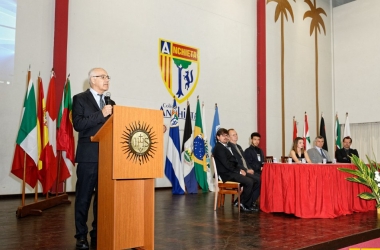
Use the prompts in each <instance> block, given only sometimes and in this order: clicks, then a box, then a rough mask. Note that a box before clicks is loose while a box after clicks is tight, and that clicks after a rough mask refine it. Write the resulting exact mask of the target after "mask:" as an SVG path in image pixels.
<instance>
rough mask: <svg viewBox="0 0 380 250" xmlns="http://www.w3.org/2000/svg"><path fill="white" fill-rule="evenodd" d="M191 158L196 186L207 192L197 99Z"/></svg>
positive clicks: (199, 109)
mask: <svg viewBox="0 0 380 250" xmlns="http://www.w3.org/2000/svg"><path fill="white" fill-rule="evenodd" d="M193 157H194V158H193V159H194V168H195V177H196V178H197V181H198V184H199V186H200V187H201V188H202V191H203V192H208V184H207V165H206V155H205V142H204V139H203V129H202V114H201V106H200V104H199V99H198V101H197V111H196V114H195V126H194V154H193Z"/></svg>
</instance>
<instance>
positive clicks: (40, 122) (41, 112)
mask: <svg viewBox="0 0 380 250" xmlns="http://www.w3.org/2000/svg"><path fill="white" fill-rule="evenodd" d="M46 124H47V121H46V102H45V96H44V85H43V83H42V78H41V77H38V101H37V141H38V144H37V145H38V171H40V170H41V169H42V168H43V162H42V161H41V159H40V156H41V154H42V149H43V148H44V147H45V146H46V144H47V142H48V140H49V138H48V136H49V135H48V130H47V126H46ZM40 181H42V180H41V179H40Z"/></svg>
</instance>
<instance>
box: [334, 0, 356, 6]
mask: <svg viewBox="0 0 380 250" xmlns="http://www.w3.org/2000/svg"><path fill="white" fill-rule="evenodd" d="M353 1H355V0H332V6H333V7H338V6H340V5H342V4H345V3H349V2H353Z"/></svg>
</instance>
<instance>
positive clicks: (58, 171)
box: [55, 150, 62, 196]
mask: <svg viewBox="0 0 380 250" xmlns="http://www.w3.org/2000/svg"><path fill="white" fill-rule="evenodd" d="M61 160H62V150H58V169H57V180H56V182H55V196H58V186H59V177H60V173H61Z"/></svg>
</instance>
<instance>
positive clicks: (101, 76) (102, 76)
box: [92, 75, 111, 80]
mask: <svg viewBox="0 0 380 250" xmlns="http://www.w3.org/2000/svg"><path fill="white" fill-rule="evenodd" d="M92 77H100V78H102V79H103V80H106V79H108V80H111V77H110V76H109V75H100V76H92Z"/></svg>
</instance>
